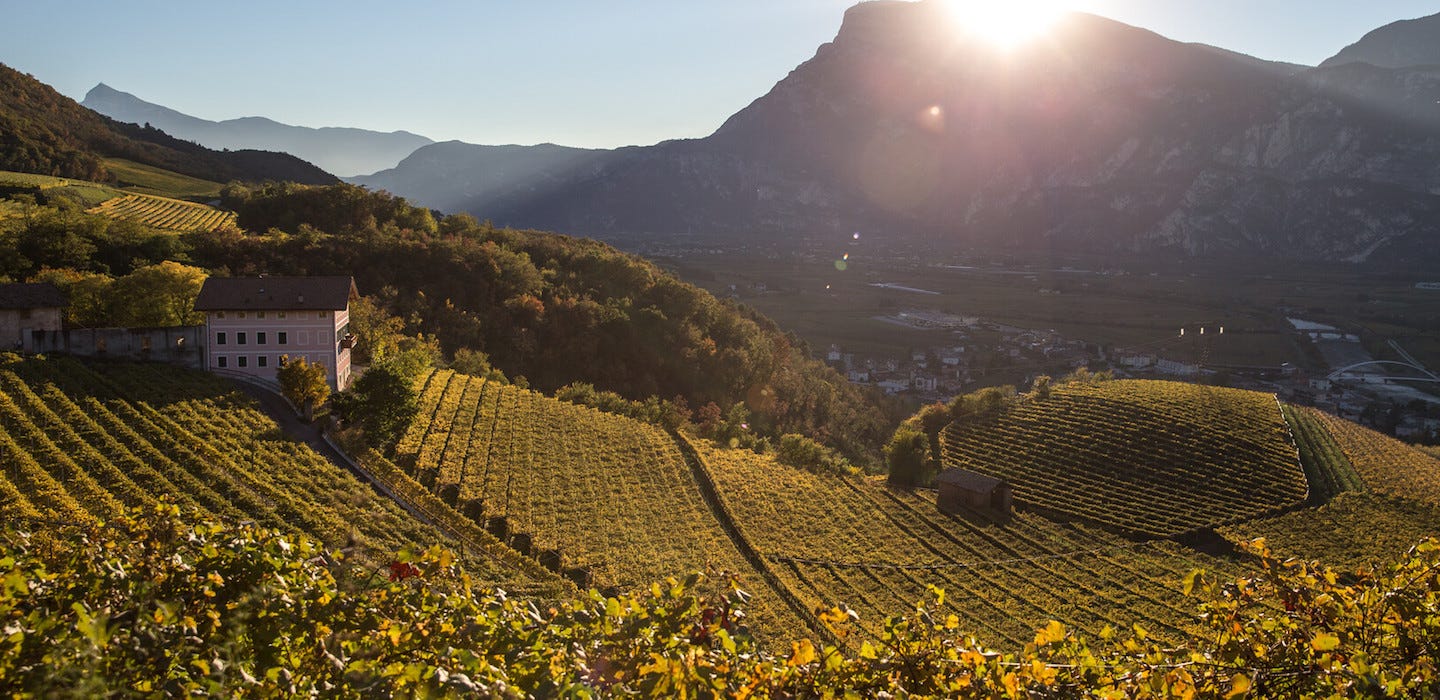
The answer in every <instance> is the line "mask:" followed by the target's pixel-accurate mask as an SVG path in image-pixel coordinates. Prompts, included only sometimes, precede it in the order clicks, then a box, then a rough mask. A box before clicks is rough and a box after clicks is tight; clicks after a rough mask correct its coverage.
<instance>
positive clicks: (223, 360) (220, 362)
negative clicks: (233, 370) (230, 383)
mask: <svg viewBox="0 0 1440 700" xmlns="http://www.w3.org/2000/svg"><path fill="white" fill-rule="evenodd" d="M229 359H230V358H228V357H225V356H224V355H221V356H219V357H217V358H215V366H216V367H219V368H221V369H224V368H225V366H226V365H227V364H229Z"/></svg>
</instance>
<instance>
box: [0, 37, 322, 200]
mask: <svg viewBox="0 0 1440 700" xmlns="http://www.w3.org/2000/svg"><path fill="white" fill-rule="evenodd" d="M105 158H124V159H127V160H131V161H135V162H137V163H142V164H145V165H150V166H155V167H159V168H164V169H166V170H172V171H174V172H177V173H182V174H184V175H189V176H192V177H198V178H201V179H207V180H217V181H220V182H225V181H228V180H242V181H247V182H265V181H267V180H291V181H295V182H306V183H312V184H324V183H331V182H336V178H335V177H334V176H333V175H330V174H329V173H326V172H325V171H323V170H321V169H319V168H317V167H315V166H313V165H311V164H309V163H306V162H305V161H303V160H300V159H299V158H296V157H294V156H291V155H287V154H284V153H273V152H269V151H244V150H242V151H223V152H222V151H212V150H210V149H208V148H205V147H204V146H200V145H197V144H194V143H190V142H189V141H181V140H180V139H176V138H172V137H170V136H168V135H166V134H165V133H164V132H162V131H159V130H157V129H153V128H146V127H144V126H137V125H134V124H123V123H121V122H117V121H115V120H113V119H110V118H108V117H104V116H101V115H99V114H96V113H95V112H92V111H90V110H88V109H86V108H84V107H81V106H80V105H79V104H77V103H76V102H75V101H74V100H72V99H70V98H68V97H65V96H64V95H61V94H60V93H58V92H56V91H55V90H54V89H53V88H51V87H50V86H48V85H46V84H44V83H42V82H40V81H38V80H36V79H35V78H33V77H31V76H29V75H26V74H24V73H21V72H19V71H17V70H15V69H13V68H11V67H9V66H6V65H3V64H0V170H18V171H21V172H27V173H38V174H42V175H58V176H61V177H73V178H78V179H82V180H96V181H101V182H110V181H112V180H113V179H114V178H113V176H112V175H111V174H110V172H109V170H108V169H107V167H106V165H105V163H104V159H105Z"/></svg>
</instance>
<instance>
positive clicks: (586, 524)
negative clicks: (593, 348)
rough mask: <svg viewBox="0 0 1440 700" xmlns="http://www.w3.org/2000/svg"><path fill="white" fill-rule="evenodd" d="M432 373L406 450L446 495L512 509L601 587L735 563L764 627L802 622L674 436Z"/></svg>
mask: <svg viewBox="0 0 1440 700" xmlns="http://www.w3.org/2000/svg"><path fill="white" fill-rule="evenodd" d="M423 381H424V383H423V386H422V388H421V391H420V404H421V407H420V418H418V419H417V420H416V421H415V423H414V424H413V425H412V426H411V429H410V431H409V432H407V433H406V434H405V435H404V436H403V437H402V439H401V441H400V444H399V445H398V447H397V450H396V452H397V461H398V462H399V463H400V464H402V465H406V466H407V468H409V469H410V470H411V473H413V474H415V475H416V476H417V477H418V480H419V481H420V482H421V483H423V484H426V485H428V486H430V487H431V488H432V489H434V491H435V492H436V493H437V494H439V495H441V496H442V498H443V499H444V500H447V501H451V502H453V503H456V504H459V505H460V506H461V509H462V510H464V511H467V512H470V513H471V514H472V515H475V516H479V517H483V519H484V520H485V521H487V522H488V523H490V524H491V526H495V525H496V523H497V522H498V521H497V520H495V519H496V518H503V519H504V523H505V529H506V530H508V531H510V532H511V533H519V534H520V535H522V536H523V538H524V539H528V542H526V543H525V545H524V546H525V548H528V549H532V550H535V551H537V552H540V551H547V550H548V551H552V552H555V553H558V554H559V555H560V557H561V558H562V559H563V568H565V569H572V570H573V569H577V568H578V569H583V570H586V571H588V572H589V574H590V575H591V576H593V585H595V586H598V587H600V588H610V587H614V588H617V589H622V590H624V589H632V588H634V587H637V586H643V585H648V584H649V583H650V582H652V581H656V580H661V579H663V578H664V577H666V576H670V575H675V574H682V573H685V572H689V571H706V570H709V571H712V572H728V573H731V574H734V575H737V576H738V577H739V580H740V582H741V584H742V586H743V587H744V588H746V589H747V590H748V591H750V592H751V593H754V594H755V597H756V600H755V603H756V606H755V609H754V613H755V615H754V618H755V619H753V620H752V623H753V624H754V625H755V627H756V628H757V629H758V630H761V631H762V632H765V633H768V634H769V635H771V637H772V638H789V637H790V636H792V635H793V634H794V633H795V631H797V630H800V629H802V627H801V626H800V621H799V619H797V615H798V614H799V613H797V612H796V611H793V610H792V609H790V608H789V607H787V606H786V605H785V603H784V602H783V594H782V593H780V592H779V591H775V590H772V589H770V588H769V586H768V584H767V582H766V581H765V580H764V578H763V577H761V576H759V575H758V574H757V573H756V571H755V569H754V567H752V566H751V564H750V563H749V562H748V561H747V560H746V558H745V556H744V555H743V554H742V553H741V551H740V550H739V549H738V548H737V546H736V544H735V543H734V541H732V539H731V538H730V537H729V535H728V534H727V533H726V531H725V529H724V528H723V527H722V525H721V523H720V521H718V520H717V519H716V517H715V515H714V514H713V513H712V512H711V510H710V509H709V508H708V507H707V505H706V502H705V500H704V497H703V496H702V494H701V491H700V487H699V486H698V484H697V483H696V480H695V477H694V474H693V472H692V470H691V467H690V466H689V465H688V464H687V462H686V460H685V458H684V456H683V455H682V453H681V452H680V449H679V447H678V446H677V444H676V442H675V441H674V439H672V438H671V436H670V435H668V434H666V433H665V432H663V431H661V430H660V429H658V428H655V427H653V426H650V425H647V424H644V423H639V422H636V421H633V420H630V419H628V418H623V417H620V416H616V415H612V414H608V413H602V412H600V411H596V410H594V409H591V408H587V407H583V406H577V405H573V404H569V403H564V402H561V401H556V400H554V399H551V398H547V397H545V396H543V395H541V394H538V393H535V392H532V391H527V390H524V389H518V388H515V387H513V386H508V385H501V384H497V383H495V382H486V381H485V380H483V379H479V378H475V377H469V376H465V375H461V374H456V373H454V372H452V371H449V370H440V371H436V372H432V373H431V374H429V375H428V376H427V377H426V378H425V379H424V380H423ZM477 510H479V511H481V512H477ZM482 513H483V515H482Z"/></svg>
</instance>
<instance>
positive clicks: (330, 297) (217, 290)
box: [195, 276, 357, 390]
mask: <svg viewBox="0 0 1440 700" xmlns="http://www.w3.org/2000/svg"><path fill="white" fill-rule="evenodd" d="M355 296H357V292H356V291H355V281H354V280H353V279H351V278H350V277H349V276H333V277H211V278H208V279H206V280H205V286H203V287H201V288H200V296H199V297H197V298H196V299H195V310H196V311H203V312H205V336H206V339H207V341H208V342H207V343H206V353H205V368H206V369H207V370H209V371H211V372H221V373H232V374H246V375H250V376H254V377H257V378H260V379H269V380H274V379H275V370H276V368H277V367H279V366H280V358H281V357H282V356H288V357H290V358H291V359H295V358H300V357H304V358H305V359H306V360H308V361H310V362H314V363H318V364H320V365H323V366H324V367H325V370H326V376H327V378H328V380H329V382H330V387H331V388H332V389H335V390H342V389H344V388H345V387H346V386H347V385H348V384H349V382H350V349H351V347H353V345H354V336H352V335H350V333H349V326H350V299H351V298H353V297H355Z"/></svg>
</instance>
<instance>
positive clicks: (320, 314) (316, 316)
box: [315, 311, 330, 318]
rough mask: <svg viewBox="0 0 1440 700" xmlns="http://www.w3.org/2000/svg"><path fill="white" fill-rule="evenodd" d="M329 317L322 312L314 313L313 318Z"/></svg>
mask: <svg viewBox="0 0 1440 700" xmlns="http://www.w3.org/2000/svg"><path fill="white" fill-rule="evenodd" d="M329 315H330V314H327V313H325V312H324V311H317V312H316V313H315V318H325V317H326V316H329Z"/></svg>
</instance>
